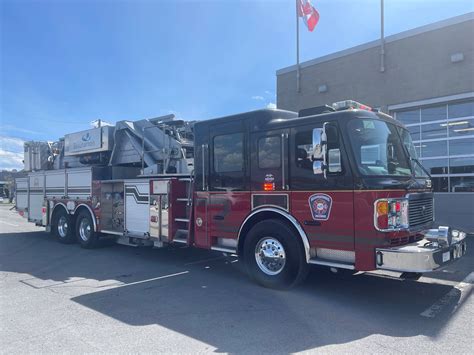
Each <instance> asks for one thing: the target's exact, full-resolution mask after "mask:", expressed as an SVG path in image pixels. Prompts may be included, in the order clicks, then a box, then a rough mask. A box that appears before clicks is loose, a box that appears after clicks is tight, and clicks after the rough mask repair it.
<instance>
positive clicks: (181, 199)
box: [176, 197, 191, 202]
mask: <svg viewBox="0 0 474 355" xmlns="http://www.w3.org/2000/svg"><path fill="white" fill-rule="evenodd" d="M176 201H183V202H189V201H191V199H189V198H187V197H178V198H177V199H176Z"/></svg>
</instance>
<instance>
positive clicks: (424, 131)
mask: <svg viewBox="0 0 474 355" xmlns="http://www.w3.org/2000/svg"><path fill="white" fill-rule="evenodd" d="M447 132H448V130H447V128H446V123H431V124H425V125H422V126H421V139H437V138H446V137H447Z"/></svg>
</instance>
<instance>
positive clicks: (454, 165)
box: [449, 157, 474, 174]
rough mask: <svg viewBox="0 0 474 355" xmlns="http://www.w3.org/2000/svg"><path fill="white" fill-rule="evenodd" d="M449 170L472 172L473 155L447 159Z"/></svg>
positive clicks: (457, 172) (462, 172)
mask: <svg viewBox="0 0 474 355" xmlns="http://www.w3.org/2000/svg"><path fill="white" fill-rule="evenodd" d="M449 172H450V173H451V174H468V173H474V157H465V158H451V159H449Z"/></svg>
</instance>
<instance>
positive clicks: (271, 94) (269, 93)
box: [265, 90, 275, 96]
mask: <svg viewBox="0 0 474 355" xmlns="http://www.w3.org/2000/svg"><path fill="white" fill-rule="evenodd" d="M265 94H266V95H270V96H273V95H275V94H274V93H273V92H271V91H270V90H265Z"/></svg>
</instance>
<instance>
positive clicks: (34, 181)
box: [28, 173, 44, 222]
mask: <svg viewBox="0 0 474 355" xmlns="http://www.w3.org/2000/svg"><path fill="white" fill-rule="evenodd" d="M28 179H29V187H30V193H29V195H28V221H30V222H41V221H42V220H43V213H42V209H43V202H44V174H43V173H34V174H30V175H29V176H28Z"/></svg>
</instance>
